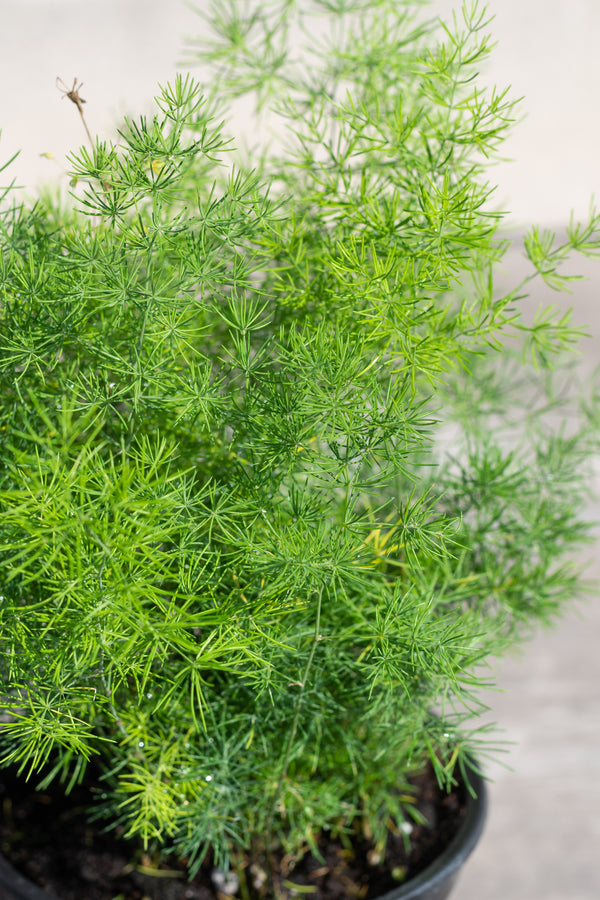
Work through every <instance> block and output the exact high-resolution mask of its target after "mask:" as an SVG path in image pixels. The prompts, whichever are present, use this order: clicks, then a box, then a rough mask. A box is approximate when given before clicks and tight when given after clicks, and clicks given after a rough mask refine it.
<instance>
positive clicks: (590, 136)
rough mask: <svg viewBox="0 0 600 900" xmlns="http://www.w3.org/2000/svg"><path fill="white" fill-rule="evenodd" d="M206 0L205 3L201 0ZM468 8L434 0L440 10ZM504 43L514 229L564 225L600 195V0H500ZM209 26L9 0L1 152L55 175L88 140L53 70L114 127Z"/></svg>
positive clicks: (504, 185) (149, 13)
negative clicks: (520, 117)
mask: <svg viewBox="0 0 600 900" xmlns="http://www.w3.org/2000/svg"><path fill="white" fill-rule="evenodd" d="M196 5H197V6H200V7H202V6H204V7H205V6H206V0H196ZM457 5H459V4H457V3H455V2H452V0H433V2H432V4H431V10H432V12H434V13H439V14H441V15H448V14H449V13H450V11H451V10H452V9H454V8H456V6H457ZM489 12H490V14H493V15H495V17H496V18H495V22H494V24H493V26H492V28H493V32H494V34H495V36H496V37H497V40H498V42H499V43H498V47H497V49H496V50H495V52H494V55H493V57H492V59H491V62H490V64H489V66H488V70H487V73H486V75H485V78H486V80H487V81H489V82H493V83H495V84H498V85H508V84H511V85H512V86H513V91H514V94H515V95H516V96H523V95H524V96H525V98H526V99H525V100H524V102H523V105H522V112H523V114H524V115H525V116H526V118H525V120H524V121H523V122H521V124H520V125H519V126H518V127H517V128H516V129H515V132H514V134H513V136H512V137H511V138H510V140H509V141H508V142H507V144H506V147H505V151H506V155H507V156H510V157H512V158H513V160H514V161H513V162H511V163H502V164H500V165H499V166H498V167H497V169H496V172H495V173H494V177H495V178H496V179H497V182H498V185H499V192H498V199H499V201H500V202H501V203H502V205H503V206H504V208H506V209H508V210H510V211H511V216H512V222H513V224H514V225H515V227H519V226H521V225H523V224H528V223H530V222H533V221H536V222H541V223H549V224H553V225H554V224H556V225H558V224H560V223H563V222H565V221H566V220H567V219H568V215H569V212H570V210H571V208H572V207H575V208H576V209H577V211H578V212H580V213H584V212H585V211H586V209H587V207H588V203H589V198H590V195H591V194H592V193H596V195H597V196H598V197H599V198H600V165H599V160H600V157H599V154H598V145H599V144H600V124H599V119H598V115H597V98H598V94H599V92H600V53H598V49H597V48H598V42H599V38H600V4H599V3H597V2H596V0H491V2H490V3H489ZM201 27H202V23H201V20H200V19H199V17H198V16H196V15H195V14H194V13H193V12H192V11H191V10H190V9H189V7H186V6H184V4H183V2H181V0H102V2H98V0H0V127H1V128H2V130H3V136H2V139H1V141H0V159H6V157H7V155H8V154H9V153H12V152H13V151H14V150H16V149H19V148H22V156H21V158H20V159H19V160H18V161H17V162H16V163H15V165H14V168H13V172H14V174H16V175H17V176H18V179H19V181H20V182H21V183H24V184H26V185H27V186H29V187H33V186H34V185H35V183H36V181H37V180H38V179H40V178H43V179H49V178H51V177H52V176H53V175H54V174H56V173H57V172H58V170H57V169H56V168H55V164H54V163H52V162H49V161H48V160H47V159H42V158H40V154H41V153H44V152H51V153H53V154H54V156H55V157H56V158H57V160H59V161H60V160H62V159H63V158H64V155H65V154H66V152H67V151H68V150H69V149H70V148H72V147H74V146H77V145H78V144H79V143H80V142H81V140H82V131H81V127H80V123H79V122H78V121H77V115H76V113H75V110H74V108H73V107H72V106H71V104H70V103H69V101H63V102H60V99H59V94H58V92H57V90H56V88H55V78H56V76H57V75H60V76H61V77H62V78H63V79H64V80H65V81H67V82H69V81H70V80H71V79H72V78H73V77H74V76H77V77H78V78H80V79H81V80H82V81H83V82H84V83H85V88H84V90H83V91H82V96H83V97H84V98H85V99H86V100H87V101H88V103H87V106H86V112H87V118H88V119H89V123H90V127H91V129H92V131H93V132H97V133H99V134H106V135H107V136H109V135H110V133H111V128H112V126H113V125H114V123H115V122H116V121H117V120H118V117H119V115H121V114H122V113H123V112H127V111H129V112H132V113H133V114H138V113H141V112H145V111H148V110H149V109H150V108H151V100H152V97H153V96H154V88H155V85H156V83H157V82H159V81H160V82H164V81H166V80H167V79H169V78H172V77H173V75H174V74H175V72H176V71H177V69H176V65H175V63H176V60H177V59H178V58H179V57H180V55H181V48H182V36H183V35H184V34H185V33H188V34H189V33H191V34H193V33H198V31H199V30H200V29H201Z"/></svg>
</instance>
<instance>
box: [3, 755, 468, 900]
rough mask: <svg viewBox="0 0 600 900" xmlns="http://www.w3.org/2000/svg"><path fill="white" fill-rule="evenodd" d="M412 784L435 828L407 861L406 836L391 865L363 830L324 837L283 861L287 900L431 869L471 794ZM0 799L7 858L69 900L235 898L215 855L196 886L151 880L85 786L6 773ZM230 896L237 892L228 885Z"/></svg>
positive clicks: (165, 876) (414, 843)
mask: <svg viewBox="0 0 600 900" xmlns="http://www.w3.org/2000/svg"><path fill="white" fill-rule="evenodd" d="M411 782H412V783H413V785H414V790H415V792H416V796H417V802H416V806H417V809H418V810H419V811H420V812H421V814H422V815H423V816H425V818H426V819H427V822H428V825H427V826H425V825H414V826H413V830H412V833H411V835H410V853H409V854H408V855H407V853H406V851H405V840H404V839H403V837H402V835H401V834H400V833H399V834H397V835H394V834H391V833H390V836H389V838H388V843H387V847H386V852H385V857H384V858H383V859H378V858H377V853H376V852H375V851H374V849H373V847H372V846H371V845H370V844H369V842H368V841H367V840H366V839H365V837H364V836H363V834H362V833H359V831H358V829H357V832H356V834H355V835H349V836H348V838H349V840H348V841H346V842H345V844H342V843H341V842H340V841H339V840H333V839H332V838H331V837H330V836H328V835H327V834H326V833H322V834H321V836H320V839H319V850H320V853H321V856H322V859H319V858H317V857H316V856H314V855H313V854H312V853H307V854H306V855H305V856H304V857H303V858H302V859H301V860H300V862H299V863H297V864H296V866H295V867H294V868H292V869H291V870H288V868H287V867H286V865H285V861H284V860H279V861H276V863H275V865H276V867H277V866H278V867H279V871H276V874H275V877H276V878H277V881H278V884H279V889H280V894H281V896H283V897H285V896H288V897H289V898H290V900H292V898H299V897H300V898H302V897H305V896H306V897H310V900H347V898H357V900H371V898H375V897H378V896H381V895H382V894H384V893H386V892H387V891H390V890H392V889H393V888H395V887H397V886H398V884H399V883H401V882H402V881H404V880H408V879H410V878H412V877H414V876H415V875H417V874H418V873H419V872H421V871H422V870H423V869H424V868H426V866H427V865H429V863H430V862H432V861H433V860H434V859H435V858H436V856H438V855H439V854H440V853H441V852H442V851H443V850H444V848H445V847H446V846H447V845H448V843H449V842H450V840H451V839H452V837H453V836H454V834H455V833H456V831H457V829H458V827H459V825H460V822H461V820H462V818H463V816H464V814H465V804H466V790H465V788H464V787H463V786H462V785H461V786H459V787H458V788H457V789H456V790H455V791H453V792H452V793H450V794H446V793H443V792H442V791H440V790H439V788H438V786H437V782H436V779H435V776H434V774H433V772H432V770H431V769H429V770H428V771H427V772H426V773H425V774H424V775H421V776H419V777H417V778H414V779H411ZM0 803H1V808H2V811H1V814H0V850H1V852H2V853H3V854H4V856H5V858H7V859H8V860H9V862H10V863H11V864H12V865H13V866H14V867H15V868H17V869H19V871H21V872H22V873H23V874H24V875H25V876H26V877H27V878H29V879H30V880H31V881H33V882H34V883H35V884H36V885H38V886H40V887H42V888H44V889H45V890H47V891H48V892H49V893H50V895H56V897H57V898H60V900H228V896H227V895H226V894H225V893H224V892H223V890H221V891H219V890H217V888H216V887H215V886H214V885H213V880H212V879H211V874H212V875H214V870H213V867H212V866H211V863H210V860H209V859H207V860H206V861H205V864H204V866H203V867H202V868H201V870H200V871H199V872H198V874H197V875H196V877H195V878H194V879H193V880H192V881H188V880H187V876H186V874H185V867H184V865H183V864H180V863H173V862H172V861H167V862H166V863H163V864H161V868H160V870H159V871H160V875H151V874H148V870H149V869H152V868H153V862H152V860H150V859H149V858H148V857H147V856H145V855H144V854H143V853H142V852H141V851H138V850H137V849H136V847H135V846H134V845H132V844H130V843H125V842H124V841H122V840H119V839H118V836H116V835H115V834H114V833H112V834H111V833H105V834H103V833H101V831H100V830H99V829H98V826H95V827H94V826H93V825H92V824H87V823H86V819H85V816H84V815H83V809H84V808H85V807H86V806H89V805H90V789H89V788H87V787H85V786H80V787H77V788H75V789H74V790H73V791H72V792H71V794H70V795H69V796H68V797H64V796H63V795H57V796H54V795H53V794H52V792H51V790H48V791H33V790H32V789H31V786H29V785H27V784H24V783H23V782H22V781H21V780H20V779H16V778H14V777H11V776H10V774H9V773H8V772H6V771H4V772H2V773H1V780H0ZM260 871H261V870H260V868H259V867H256V866H253V867H249V869H248V870H247V872H246V879H247V885H248V888H249V891H250V895H251V896H252V897H255V898H256V900H268V898H267V897H266V896H265V895H264V890H263V892H261V891H255V890H254V889H253V887H252V882H253V881H256V879H257V872H258V873H260ZM259 880H260V874H259ZM296 885H297V886H298V887H297V888H296V889H295V886H296ZM221 888H223V885H222V884H221ZM225 890H231V888H228V887H226V886H225ZM236 896H237V895H236Z"/></svg>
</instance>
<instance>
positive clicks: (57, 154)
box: [0, 0, 600, 900]
mask: <svg viewBox="0 0 600 900" xmlns="http://www.w3.org/2000/svg"><path fill="white" fill-rule="evenodd" d="M196 6H197V7H199V8H202V7H204V8H205V7H206V0H196ZM458 6H459V4H458V3H454V2H452V0H432V2H431V4H430V11H431V14H433V15H441V16H442V17H447V16H449V15H451V13H452V10H453V9H456V8H457V7H458ZM488 11H489V14H490V16H493V17H494V21H493V23H492V25H491V31H492V33H493V35H494V37H495V39H496V40H497V42H498V44H497V47H496V49H495V51H494V53H493V55H492V58H491V60H490V63H489V65H488V66H487V68H486V70H485V72H484V73H483V76H482V80H483V81H484V83H488V84H496V85H498V86H499V87H505V86H508V85H511V87H512V95H513V96H514V97H523V98H524V99H523V102H522V104H521V107H520V112H521V115H522V116H523V120H522V121H521V122H520V123H519V124H518V125H517V126H516V127H515V129H514V132H513V134H512V135H511V136H510V138H509V139H508V140H507V142H506V144H505V145H504V155H505V157H506V159H505V160H504V161H502V162H500V163H497V164H496V166H495V169H494V171H492V172H490V178H491V179H492V180H494V181H495V182H496V183H497V185H498V193H497V200H498V202H499V204H500V205H501V206H502V208H504V209H506V210H508V211H509V216H508V219H507V222H506V224H507V227H508V228H509V229H510V231H511V232H512V233H513V234H515V235H517V236H518V235H519V234H520V233H521V232H522V231H523V230H524V229H526V228H527V227H528V226H529V225H531V224H533V223H536V224H539V225H541V226H544V227H552V228H555V229H557V230H560V229H561V228H563V227H564V226H565V224H566V223H567V222H568V219H569V214H570V212H571V210H572V209H573V210H574V211H575V213H576V214H577V215H581V216H585V213H586V211H587V210H588V208H589V203H590V199H591V197H592V195H593V194H595V195H596V197H597V198H598V201H599V202H600V154H599V147H600V118H599V111H598V97H599V96H600V53H599V52H598V47H599V45H600V3H598V2H597V0H490V2H489V3H488ZM202 28H203V23H202V20H201V18H199V16H198V15H197V14H196V13H195V12H194V11H193V9H192V8H191V7H190V6H186V5H184V4H183V3H182V2H181V0H102V3H99V2H97V0H0V128H1V129H2V136H1V138H0V165H2V164H3V163H4V162H5V161H6V160H7V159H8V158H9V157H10V156H12V154H13V153H15V152H16V151H17V150H21V154H20V156H19V157H18V159H17V160H15V162H14V163H13V164H12V166H11V167H10V169H9V170H7V171H5V172H4V173H1V174H0V184H6V183H7V181H9V180H10V179H11V178H15V179H16V182H17V184H20V185H23V186H24V187H23V189H24V190H25V192H26V193H27V194H33V193H34V192H35V189H36V186H37V185H39V184H40V183H44V182H52V181H55V180H56V179H57V178H58V179H62V180H63V183H64V180H65V176H64V174H61V170H60V167H64V166H65V156H66V154H67V153H68V152H69V151H70V150H72V149H74V148H76V147H78V146H79V145H80V144H81V143H82V142H83V140H84V134H83V131H82V127H81V122H80V120H79V116H78V115H77V111H76V109H75V108H74V106H73V105H72V104H71V103H70V102H69V101H68V100H66V101H64V100H61V95H60V93H59V92H58V90H57V88H56V85H55V80H56V77H57V76H60V77H61V78H62V79H63V80H64V81H65V82H66V83H67V84H68V86H69V87H71V85H72V82H73V79H74V78H75V77H77V78H78V79H79V80H81V81H83V83H84V86H83V88H82V90H81V95H82V97H84V98H85V100H86V101H87V104H86V107H85V110H86V119H87V121H88V124H89V127H90V130H91V131H92V133H93V134H98V135H100V136H101V137H103V138H111V137H112V136H113V135H114V129H115V126H116V125H117V123H118V122H119V119H120V118H121V117H122V115H123V114H133V115H136V116H137V115H140V114H145V113H150V112H151V111H152V98H153V96H154V93H155V87H156V84H157V83H158V82H160V83H161V84H164V83H165V82H166V81H167V80H169V79H172V78H173V77H174V75H175V74H176V72H177V71H179V69H178V66H177V63H178V61H179V60H181V59H182V57H183V41H184V38H185V36H186V35H197V34H199V33H201V31H202ZM41 154H51V155H52V156H53V157H54V158H53V159H50V158H48V157H46V156H42V155H41ZM520 257H521V253H520V247H519V243H518V237H517V242H516V245H515V250H514V251H513V252H512V254H511V256H510V258H509V259H508V264H509V266H514V267H515V268H516V267H518V266H519V265H522V262H521V259H520ZM577 270H578V271H579V272H581V273H582V274H585V275H586V276H587V280H586V281H585V282H581V283H579V284H578V285H577V287H576V289H575V291H574V293H573V294H572V295H571V296H570V297H567V298H564V297H563V296H558V295H553V294H550V296H549V295H548V294H549V292H548V291H547V289H540V288H538V289H537V290H538V291H540V293H539V296H536V297H534V300H541V301H544V302H557V303H561V304H562V305H566V306H573V307H574V312H575V319H576V321H577V322H578V323H584V324H587V325H588V326H589V327H590V331H591V334H592V337H591V338H589V339H588V340H586V341H584V342H583V344H582V352H583V354H584V363H585V365H584V366H583V367H582V371H583V372H584V373H585V372H589V371H591V369H592V368H593V366H595V365H596V364H597V363H599V362H600V261H598V262H590V261H585V260H583V261H582V262H581V265H579V264H578V265H577ZM544 290H545V291H546V293H544ZM598 472H599V477H598V478H597V479H596V481H597V482H600V466H599V467H598ZM597 486H598V485H596V487H597ZM590 487H592V486H590ZM590 514H592V515H594V517H596V518H598V519H600V505H599V504H598V502H597V501H593V500H591V501H590ZM599 535H600V532H599ZM588 555H589V558H590V562H591V567H590V570H589V575H590V577H595V578H598V579H600V558H599V557H600V550H599V545H598V544H597V545H596V547H595V548H594V547H592V548H590V550H589V554H588ZM599 594H600V590H596V591H595V593H592V594H590V598H589V601H587V602H586V603H585V604H581V605H580V606H579V607H578V608H577V609H575V608H574V609H573V610H572V611H571V612H570V613H569V614H568V615H567V616H566V617H565V618H564V620H563V621H562V622H561V624H560V625H559V626H558V628H556V629H555V630H554V631H552V632H543V633H540V634H539V635H538V636H537V637H536V638H535V640H534V641H533V643H532V644H531V645H529V646H527V647H526V648H525V650H524V652H523V653H522V654H521V657H520V658H519V657H514V658H511V659H508V660H506V661H505V662H504V663H503V664H502V666H501V668H500V670H499V677H498V682H499V691H498V692H495V693H493V694H490V696H489V700H488V702H489V705H490V707H491V710H490V716H489V718H490V720H491V721H495V722H497V723H498V726H499V727H500V728H501V729H502V731H501V732H500V734H499V737H500V738H501V739H503V740H506V741H512V742H515V744H514V746H513V747H512V748H511V749H510V753H509V755H508V757H507V760H506V762H507V764H508V765H509V766H510V768H502V767H500V766H493V768H491V769H490V775H491V777H492V778H493V779H494V780H493V783H492V785H491V788H490V792H491V800H492V803H491V810H490V817H489V821H488V826H487V829H486V833H485V835H484V838H483V840H482V842H481V844H480V846H479V847H478V849H477V850H476V852H475V855H474V857H473V859H472V860H471V862H470V863H469V865H468V867H467V869H466V870H465V873H464V875H463V876H462V879H461V882H460V884H459V887H458V889H457V891H456V900H506V898H510V900H597V898H598V897H600V865H599V863H598V861H597V860H598V847H599V846H600V687H599V684H600V664H599V653H598V648H599V647H600V603H599V602H598V599H599Z"/></svg>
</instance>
